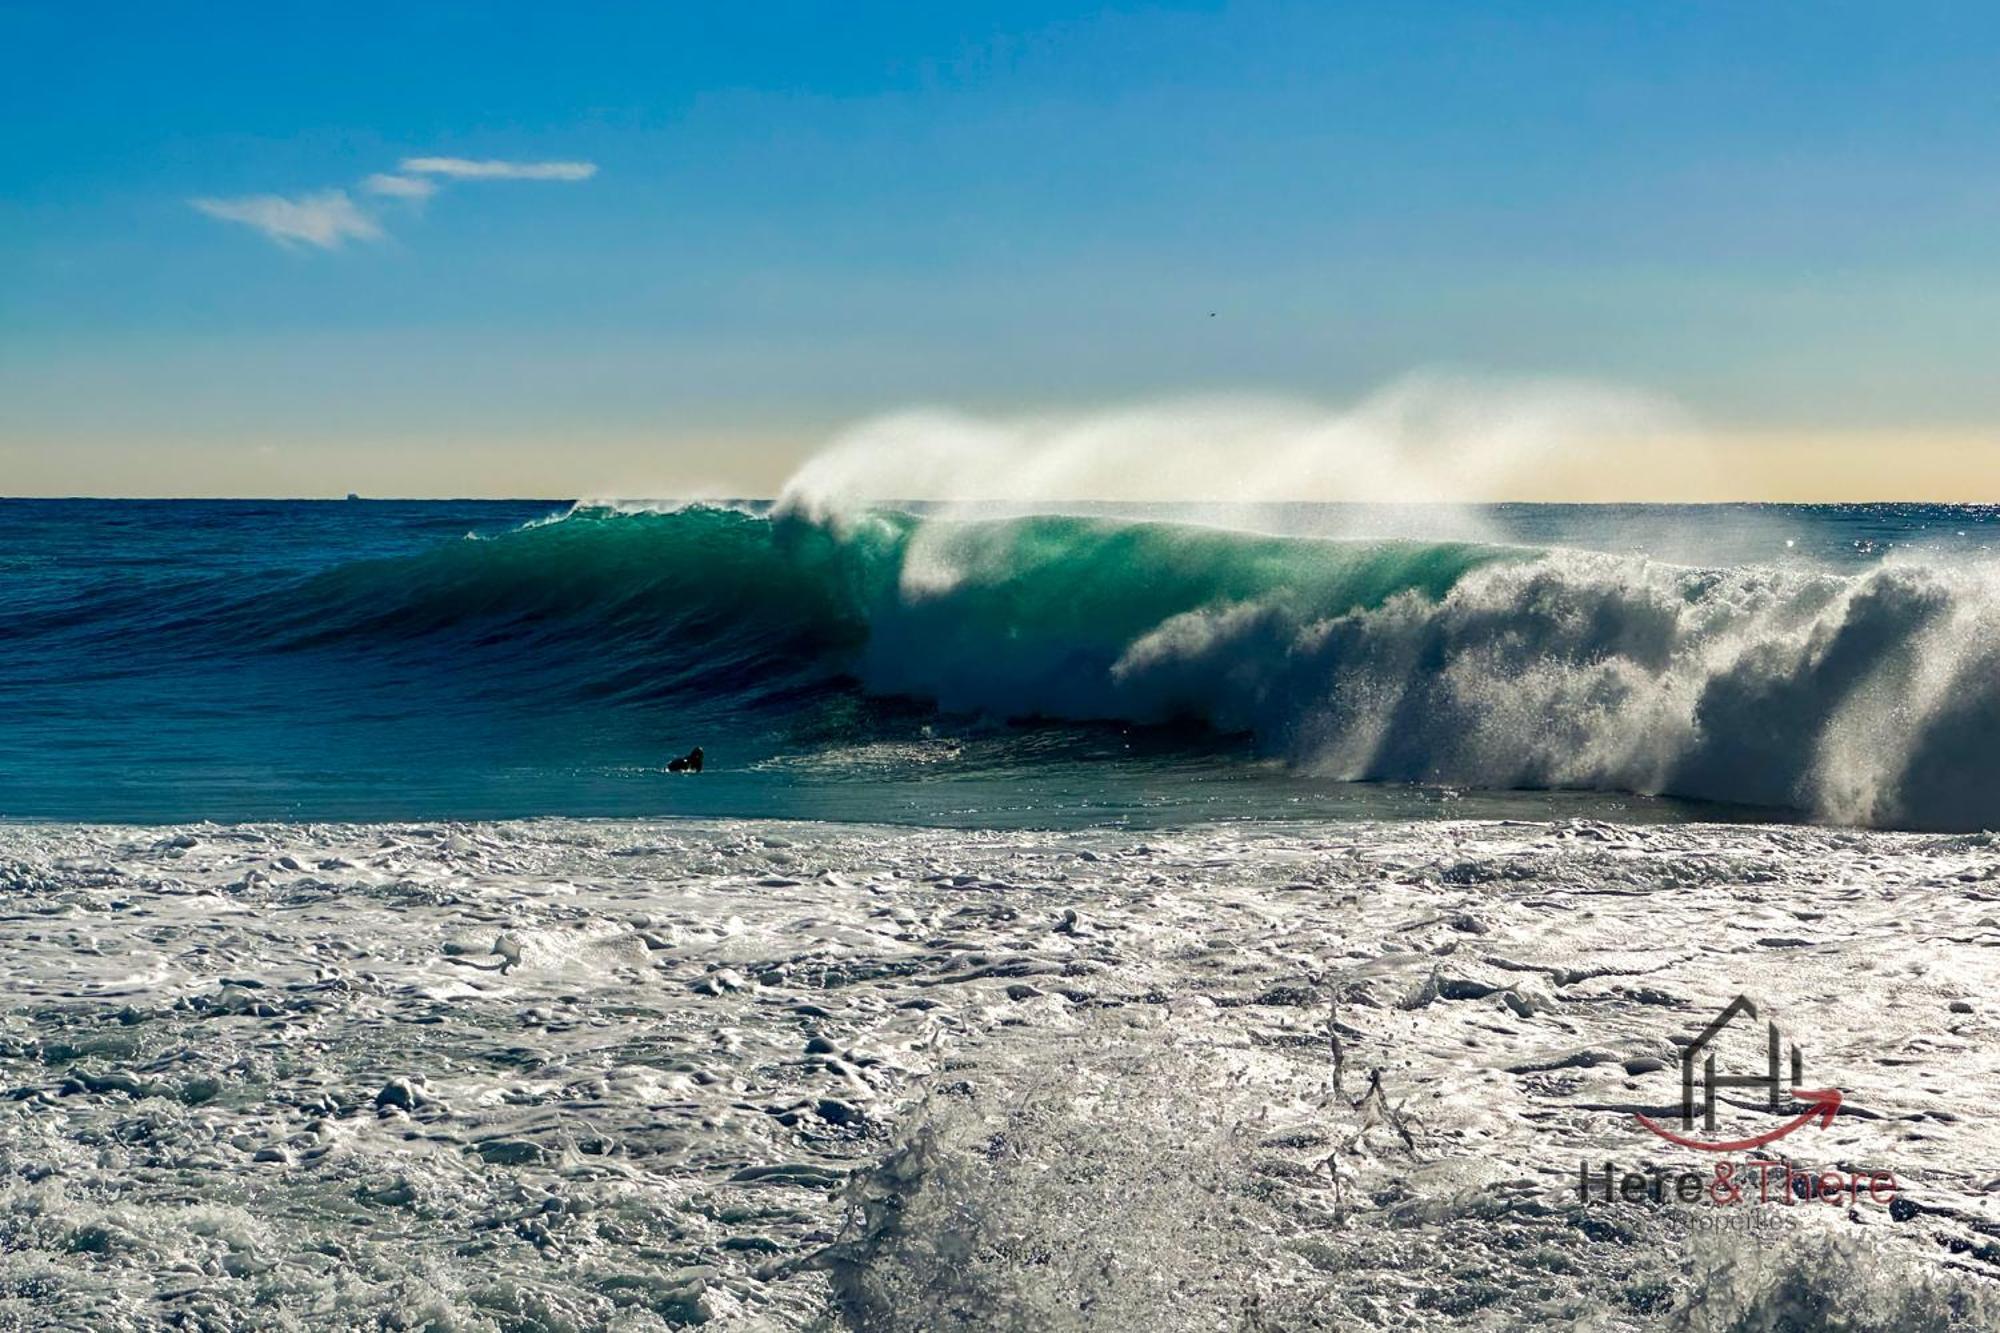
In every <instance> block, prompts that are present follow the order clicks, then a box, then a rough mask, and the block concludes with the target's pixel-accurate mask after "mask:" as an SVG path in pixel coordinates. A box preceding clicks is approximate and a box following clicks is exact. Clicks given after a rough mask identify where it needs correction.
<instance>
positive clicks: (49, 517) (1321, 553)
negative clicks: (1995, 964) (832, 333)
mask: <svg viewBox="0 0 2000 1333" xmlns="http://www.w3.org/2000/svg"><path fill="white" fill-rule="evenodd" d="M1280 517H1282V515H1281V516H1280ZM1294 517H1296V515H1294ZM1670 517H1671V518H1672V519H1673V522H1674V528H1675V530H1674V532H1673V533H1672V534H1671V535H1672V536H1673V538H1674V540H1675V541H1676V542H1677V543H1678V546H1677V547H1676V549H1677V550H1679V549H1686V548H1690V547H1691V548H1694V549H1699V550H1709V551H1714V552H1718V553H1720V552H1725V551H1728V550H1731V549H1732V548H1736V549H1740V548H1743V547H1745V546H1749V547H1752V548H1755V547H1757V546H1758V544H1759V543H1762V544H1763V546H1764V547H1766V548H1768V549H1769V550H1770V553H1771V554H1772V555H1773V556H1774V558H1772V559H1764V560H1759V559H1741V558H1734V559H1731V560H1729V561H1718V562H1714V563H1710V564H1707V565H1705V566H1696V565H1688V564H1681V563H1667V562H1663V561H1658V560H1651V559H1647V558H1645V557H1644V556H1643V555H1642V554H1634V553H1632V552H1631V551H1630V550H1629V548H1630V547H1632V546H1633V545H1635V544H1641V543H1638V542H1637V539H1635V537H1634V536H1633V533H1634V532H1635V530H1642V529H1643V528H1644V525H1645V524H1646V523H1658V522H1660V521H1661V515H1660V514H1657V513H1653V512H1651V511H1648V512H1646V513H1639V514H1634V513H1628V512H1625V511H1605V512H1603V513H1582V512H1579V511H1575V510H1569V509H1563V510H1546V509H1525V510H1522V509H1515V510H1498V511H1493V512H1492V513H1490V514H1488V515H1485V516H1484V519H1485V521H1486V522H1487V525H1488V526H1489V527H1491V528H1492V529H1493V530H1495V531H1496V532H1498V533H1501V534H1503V535H1505V536H1510V537H1514V538H1519V539H1526V540H1520V541H1519V542H1518V543H1500V544H1489V545H1481V544H1472V543H1465V542H1430V541H1421V540H1376V541H1331V540H1321V539H1315V538H1310V537H1302V536H1273V535H1264V534H1258V533H1250V532H1241V531H1230V530H1224V529H1219V528H1214V527H1204V526H1200V525H1198V524H1194V523H1188V522H1173V521H1166V520H1164V519H1161V518H1158V517H1143V516H1137V515H1131V514H1124V515H1110V516H1107V515H1097V516H1077V515H1052V514H1040V515H1029V516H1025V517H1021V516H1016V517H984V518H980V517H974V518H966V517H962V516H947V515H943V514H935V513H933V514H918V513H909V512H901V511H896V510H880V511H872V512H861V513H853V514H844V515H840V516H838V517H835V518H831V519H826V520H824V521H809V520H807V519H805V518H802V517H800V516H797V515H773V514H771V513H769V512H767V511H765V510H764V509H762V508H759V507H755V506H744V507H727V506H723V507H700V506H694V507H688V508H683V509H678V510H673V511H671V512H620V511H617V510H613V509H609V508H579V509H574V510H565V509H562V508H559V507H555V506H518V505H516V506H506V505H500V506H495V505H463V504H461V505H432V504H409V505H389V504H384V505H375V504H357V505H324V504H322V505H305V504H265V505H255V504H239V505H215V504H151V505H149V504H133V503H125V504H109V503H98V502H87V503H86V502H76V503H71V504H40V503H34V502H0V551H4V552H5V553H6V555H5V558H4V560H0V638H4V640H5V642H6V643H7V644H8V645H9V646H10V648H11V649H13V651H12V652H11V653H10V654H8V655H7V656H6V657H5V658H4V660H0V706H4V707H5V708H6V710H7V715H8V717H9V718H10V719H11V720H12V725H10V726H8V727H6V728H4V729H0V816H8V815H11V816H47V817H61V818H134V819H139V818H143V819H180V818H190V817H213V818H249V817H270V816H295V817H306V818H330V817H370V818H374V817H380V818H401V817H439V816H482V815H509V814H538V813H578V814H588V813H616V814H642V813H644V814H651V813H662V812H684V813H709V814H718V813H726V814H788V815H805V816H815V815H823V816H826V817H838V818H879V819H893V818H917V819H950V820H953V821H957V822H969V823H991V822H1010V821H1023V820H1025V821H1027V822H1040V823H1049V822H1056V823H1060V822H1068V821H1070V820H1072V819H1084V820H1091V819H1099V818H1127V819H1129V818H1162V819H1166V818H1199V817H1216V816H1222V815H1228V816H1232V817H1234V816H1265V815H1271V814H1280V813H1324V812H1325V811H1326V810H1327V808H1328V803H1329V802H1332V803H1334V804H1339V803H1340V802H1342V801H1347V800H1350V799H1360V800H1362V803H1363V805H1364V806H1365V807H1366V808H1367V809H1369V811H1370V812H1371V813H1380V811H1379V809H1378V808H1377V805H1378V804H1379V800H1381V799H1391V798H1387V797H1382V796H1380V794H1379V791H1378V792H1377V793H1376V794H1372V795H1369V796H1367V797H1365V798H1359V797H1355V796H1354V790H1355V789H1353V788H1351V787H1349V786H1347V785H1345V784H1349V783H1353V782H1368V783H1394V784H1410V785H1409V786H1408V787H1407V790H1408V791H1411V792H1418V793H1425V794H1423V795H1420V796H1412V797H1410V799H1417V800H1420V801H1428V802H1433V803H1435V802H1436V801H1438V800H1443V799H1446V798H1447V797H1448V796H1449V793H1451V792H1452V791H1454V790H1456V791H1466V790H1475V791H1476V790H1486V791H1506V790H1534V791H1537V792H1541V793H1544V795H1543V796H1541V797H1538V798H1536V799H1537V800H1539V801H1540V802H1541V803H1542V804H1541V805H1540V806H1537V807H1536V808H1535V810H1532V811H1528V812H1527V813H1536V812H1541V813H1545V812H1546V810H1547V808H1548V802H1550V801H1554V800H1557V799H1558V798H1557V797H1554V796H1550V795H1546V793H1551V792H1560V791H1577V792H1589V793H1602V794H1605V796H1606V797H1607V798H1609V797H1612V796H1616V795H1617V794H1621V793H1640V794H1666V795H1669V796H1676V797H1688V798H1694V799H1700V800H1719V801H1728V802H1733V803H1739V804H1742V805H1745V806H1751V807H1759V808H1786V809H1791V810H1796V811H1803V812H1807V813H1809V814H1812V815H1816V816H1819V817H1822V818H1828V819H1836V820H1846V821H1853V822H1860V823H1875V824H1894V825H1910V826H1923V827H1953V828H1957V827H1969V826H1978V825H1983V824H1989V823H1991V822H1993V821H1995V820H1996V819H2000V780H1996V779H2000V759H1996V758H1995V757H1994V756H1996V755H2000V578H1996V577H1995V576H1994V574H1993V569H1994V568H1995V566H1994V565H1993V564H1992V563H1991V559H1990V557H1988V556H1987V555H1986V554H1984V552H1983V550H1981V549H1969V548H1949V549H1941V548H1939V547H1937V546H1935V545H1930V546H1925V545H1924V541H1925V540H1926V539H1925V538H1923V537H1922V535H1921V534H1925V533H1929V532H1932V530H1933V528H1936V529H1940V530H1944V531H1949V532H1953V533H1963V532H1967V531H1971V532H1974V533H1976V534H1981V535H1983V534H1984V533H1985V532H1986V531H1987V530H1988V529H1989V525H1991V524H1992V523H1993V515H1991V514H1990V513H1987V512H1985V511H1973V510H1939V509H1935V508H1908V509H1894V508H1877V509H1870V510H1866V511H1849V510H1839V511H1813V510H1799V511H1787V512H1786V513H1785V514H1779V515H1775V516H1774V514H1773V513H1772V512H1770V511H1768V510H1764V509H1725V510H1714V511H1703V510H1697V511H1686V512H1681V513H1676V514H1673V515H1670ZM1780 521H1782V523H1781V522H1780ZM1593 525H1595V526H1593ZM1635 525H1637V528H1636V529H1635ZM1774 525H1777V526H1774ZM1661 531H1664V529H1661ZM1778 531H1784V532H1786V533H1788V534H1792V535H1786V536H1783V537H1782V539H1781V540H1780V539H1779V538H1778V537H1776V536H1775V535H1774V533H1776V532H1778ZM1893 534H1902V535H1901V536H1900V537H1898V536H1895V535H1893ZM1801 541H1803V542H1804V543H1806V551H1807V552H1809V553H1810V556H1809V558H1801V557H1800V556H1798V555H1795V554H1794V552H1795V551H1796V550H1797V545H1796V543H1799V542H1801ZM1899 541H1901V542H1902V543H1903V544H1904V545H1915V546H1918V547H1919V548H1920V549H1919V550H1918V551H1917V552H1916V553H1915V554H1913V555H1908V556H1905V555H1902V554H1900V553H1898V554H1894V555H1890V556H1887V557H1885V555H1884V551H1886V550H1888V549H1890V548H1891V547H1894V546H1895V545H1896V544H1897V543H1898V542H1899ZM1590 546H1595V547H1596V548H1597V549H1595V550H1592V549H1585V548H1587V547H1590ZM694 744H700V745H702V746H703V747H704V749H705V750H706V751H707V754H708V756H709V767H708V771H707V772H705V773H704V775H703V776H702V778H701V779H700V780H699V782H689V781H686V780H681V779H678V778H675V777H672V776H670V775H668V774H667V773H666V772H665V771H664V762H665V760H666V759H667V758H668V757H669V756H671V755H673V754H676V753H679V752H682V751H684V750H686V749H687V748H688V747H690V746H691V745H694ZM1441 793H1442V795H1441ZM1393 799H1395V800H1401V799H1403V798H1402V797H1395V798H1393ZM1371 802H1372V803H1376V804H1371ZM1457 808H1460V809H1464V808H1466V807H1464V806H1462V805H1461V806H1459V807H1457ZM1514 812H1515V813H1522V811H1519V810H1516V811H1514Z"/></svg>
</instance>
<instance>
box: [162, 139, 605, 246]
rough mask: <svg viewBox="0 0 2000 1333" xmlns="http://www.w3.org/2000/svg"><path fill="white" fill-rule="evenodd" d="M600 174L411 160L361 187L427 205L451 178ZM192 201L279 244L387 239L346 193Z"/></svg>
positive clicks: (556, 166) (562, 167)
mask: <svg viewBox="0 0 2000 1333" xmlns="http://www.w3.org/2000/svg"><path fill="white" fill-rule="evenodd" d="M596 174H597V164H596V163H595V162H505V161H501V160H499V159H484V160H474V159H472V158H465V157H406V158H404V159H403V161H402V164H401V165H400V166H399V167H398V169H397V170H395V171H378V172H375V173H374V174H373V175H370V176H365V177H363V178H362V181H361V186H360V188H361V189H362V190H364V191H365V192H367V193H368V194H371V195H376V196H379V197H380V198H383V199H402V200H406V201H408V202H410V203H422V202H423V201H424V200H426V199H429V198H430V197H431V196H432V195H434V194H436V193H437V192H438V191H439V190H440V189H441V188H443V186H442V182H443V181H447V180H462V181H466V180H489V181H581V180H589V179H590V178H591V177H592V176H595V175H596ZM188 203H189V204H191V205H193V206H194V207H195V208H197V209H199V210H201V211H202V212H203V213H206V214H208V216H210V217H212V218H220V219H222V220H223V221H224V222H240V223H242V224H243V225H245V226H247V227H255V228H256V229H257V230H258V231H261V232H263V233H264V234H265V235H266V236H268V237H270V238H271V239H272V240H274V241H276V242H278V243H279V244H280V245H287V246H289V245H295V244H301V243H303V244H305V245H315V246H318V247H319V248H320V249H322V250H338V249H339V248H340V247H341V246H342V245H344V244H346V243H347V242H348V241H349V240H362V241H372V240H375V239H377V238H379V237H380V236H381V235H382V226H381V223H380V222H378V221H377V220H376V217H375V215H374V214H373V213H371V212H369V211H368V210H367V209H366V208H363V207H361V206H359V205H357V204H356V203H355V202H354V200H353V199H351V198H350V197H349V196H348V193H347V191H345V190H321V191H319V192H318V193H317V194H302V195H298V196H295V197H288V196H286V195H282V194H246V195H237V196H233V197H230V198H226V199H213V198H204V199H190V200H188Z"/></svg>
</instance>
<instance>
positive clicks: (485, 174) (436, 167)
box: [400, 157, 597, 181]
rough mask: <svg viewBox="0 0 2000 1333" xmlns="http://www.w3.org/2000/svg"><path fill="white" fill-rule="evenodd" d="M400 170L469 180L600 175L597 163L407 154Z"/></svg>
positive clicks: (575, 178)
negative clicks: (411, 155) (509, 160)
mask: <svg viewBox="0 0 2000 1333" xmlns="http://www.w3.org/2000/svg"><path fill="white" fill-rule="evenodd" d="M400 169H401V170H403V171H405V172H411V173H415V174H418V175H424V176H448V177H450V178H451V179H453V180H467V181H474V180H480V181H586V180H589V179H590V178H591V177H592V176H595V175H596V174H597V164H596V163H595V162H502V161H499V160H497V159H492V158H489V159H486V160H483V161H479V160H474V159H472V158H469V157H406V158H404V159H403V161H402V165H401V168H400Z"/></svg>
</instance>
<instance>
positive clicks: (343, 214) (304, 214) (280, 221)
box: [188, 190, 382, 250]
mask: <svg viewBox="0 0 2000 1333" xmlns="http://www.w3.org/2000/svg"><path fill="white" fill-rule="evenodd" d="M188 203H190V204H191V205H193V206H194V207H195V208H197V209H199V210H200V211H201V212H203V213H206V214H208V215H209V216H210V217H212V218H220V219H222V220H223V221H224V222H241V223H242V224H244V225H245V226H247V227H255V228H256V229H257V230H258V231H261V232H263V233H264V234H265V235H266V236H268V237H270V238H271V239H272V240H274V241H276V242H278V243H279V244H280V245H292V244H295V243H297V242H304V243H305V244H307V245H316V246H318V247H319V248H320V249H322V250H338V249H339V248H340V247H341V246H342V245H343V244H345V243H346V242H347V241H348V240H349V239H350V238H351V239H354V240H360V241H372V240H374V239H375V238H376V237H378V236H380V235H381V234H382V228H381V227H379V226H377V225H376V223H375V219H374V218H372V217H369V216H368V215H367V214H366V213H364V212H362V211H361V210H360V209H359V208H357V207H355V205H354V201H353V200H352V199H350V198H348V197H347V191H345V190H322V191H320V192H319V193H318V194H302V195H300V196H298V197H297V198H296V199H288V198H286V197H285V196H284V195H281V194H247V195H239V196H237V197H234V198H230V199H190V200H188Z"/></svg>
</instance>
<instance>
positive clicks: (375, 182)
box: [361, 171, 438, 199]
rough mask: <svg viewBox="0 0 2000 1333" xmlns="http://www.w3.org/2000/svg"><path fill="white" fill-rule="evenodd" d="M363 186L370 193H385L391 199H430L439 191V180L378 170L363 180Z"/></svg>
mask: <svg viewBox="0 0 2000 1333" xmlns="http://www.w3.org/2000/svg"><path fill="white" fill-rule="evenodd" d="M361 188H362V189H364V190H366V191H368V193H370V194H384V195H388V196H389V197H390V198H391V199H428V198H430V197H431V196H432V195H434V194H436V193H437V188H438V187H437V182H436V181H428V180H425V179H424V178H423V177H422V176H398V175H395V174H394V173H392V172H387V171H378V172H376V173H375V174H374V175H372V176H370V177H368V178H367V179H366V180H364V181H362V182H361Z"/></svg>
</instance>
